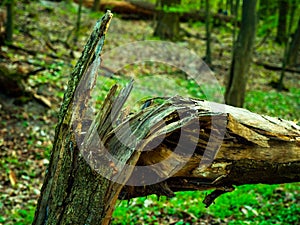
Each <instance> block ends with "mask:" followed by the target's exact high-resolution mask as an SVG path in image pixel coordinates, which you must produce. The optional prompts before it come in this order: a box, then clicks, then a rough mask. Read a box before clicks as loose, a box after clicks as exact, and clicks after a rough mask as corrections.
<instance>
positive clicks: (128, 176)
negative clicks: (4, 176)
mask: <svg viewBox="0 0 300 225" xmlns="http://www.w3.org/2000/svg"><path fill="white" fill-rule="evenodd" d="M111 18H112V14H111V13H110V12H107V13H106V14H105V16H104V17H102V19H101V20H100V21H98V22H97V24H96V26H95V28H94V31H93V33H92V34H91V36H90V38H89V40H88V42H87V44H86V46H85V48H84V51H83V54H82V57H81V58H80V59H79V60H78V63H77V65H76V67H75V68H74V70H73V72H72V76H71V78H70V81H69V83H68V88H67V90H66V93H65V96H64V101H63V104H62V107H61V110H60V113H59V123H58V125H57V128H56V134H55V140H54V144H53V149H52V153H51V159H50V163H49V168H48V170H47V173H46V178H45V181H44V184H43V187H42V190H41V196H40V199H39V203H38V207H37V210H36V214H35V219H34V222H33V224H91V225H94V224H95V225H96V224H109V223H110V221H111V215H112V212H113V210H114V207H115V204H116V201H117V199H118V198H120V199H130V198H133V197H137V196H144V195H148V194H152V193H155V194H157V195H166V196H169V197H171V196H173V195H174V192H175V191H184V190H207V189H215V191H214V192H213V193H212V194H211V195H209V196H208V197H207V198H206V199H205V200H204V203H205V204H206V205H207V206H208V205H209V204H211V203H212V202H213V200H214V199H215V198H216V197H217V196H219V195H220V194H222V193H225V192H228V191H232V190H233V189H234V188H233V185H242V184H247V183H251V184H253V183H254V184H255V183H267V184H273V183H286V182H299V181H300V174H299V171H300V140H299V138H300V128H299V126H297V125H296V124H295V123H293V122H289V121H285V120H282V119H279V118H272V117H268V116H261V115H258V114H255V113H251V112H249V111H248V110H245V109H240V108H234V107H230V106H226V105H222V104H218V103H213V102H207V101H202V100H196V99H189V98H182V97H178V96H175V97H172V98H161V99H152V101H151V102H153V103H152V104H149V102H150V101H147V102H146V103H145V105H144V107H143V109H142V110H141V111H140V112H137V113H134V114H128V113H127V110H122V109H123V106H124V104H125V102H126V100H127V98H128V96H129V95H130V92H131V90H132V87H133V84H134V82H133V81H131V82H130V83H129V84H128V85H127V86H126V87H124V88H123V89H122V90H120V91H119V92H118V87H117V86H116V85H115V86H113V87H112V88H111V91H110V92H109V93H108V95H107V98H106V99H105V101H104V103H103V104H102V106H101V108H100V109H99V111H98V113H97V115H96V116H94V117H93V116H92V115H93V114H92V113H91V111H90V110H89V107H88V106H89V100H90V96H91V91H92V90H93V88H94V87H95V83H96V79H97V75H98V73H97V68H98V67H99V65H100V62H101V58H100V53H101V50H102V47H103V43H104V38H105V34H106V32H107V29H108V26H109V23H110V20H111ZM78 90H79V91H78Z"/></svg>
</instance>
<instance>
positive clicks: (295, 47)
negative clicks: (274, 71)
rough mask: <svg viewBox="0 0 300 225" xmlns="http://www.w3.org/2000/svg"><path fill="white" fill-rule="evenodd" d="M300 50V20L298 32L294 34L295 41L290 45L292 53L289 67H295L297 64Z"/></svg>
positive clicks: (299, 21)
mask: <svg viewBox="0 0 300 225" xmlns="http://www.w3.org/2000/svg"><path fill="white" fill-rule="evenodd" d="M299 50H300V19H299V20H298V26H297V29H296V32H295V33H294V34H293V39H292V42H291V45H290V53H289V60H288V65H289V66H295V65H296V64H297V59H298V56H299Z"/></svg>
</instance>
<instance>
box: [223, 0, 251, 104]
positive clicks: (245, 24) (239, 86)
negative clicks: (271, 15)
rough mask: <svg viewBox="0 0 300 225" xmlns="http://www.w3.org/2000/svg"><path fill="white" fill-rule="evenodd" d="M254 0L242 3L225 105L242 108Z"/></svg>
mask: <svg viewBox="0 0 300 225" xmlns="http://www.w3.org/2000/svg"><path fill="white" fill-rule="evenodd" d="M255 7H256V0H249V1H246V0H244V1H243V9H242V22H241V29H240V32H239V36H238V40H237V43H236V44H235V49H234V52H233V57H232V62H231V67H230V72H229V76H228V79H227V80H228V82H227V87H226V93H225V102H226V104H229V105H233V106H237V107H242V106H243V104H244V98H245V92H246V84H247V79H248V72H249V67H250V63H251V58H252V51H253V44H254V38H255V30H256V9H255Z"/></svg>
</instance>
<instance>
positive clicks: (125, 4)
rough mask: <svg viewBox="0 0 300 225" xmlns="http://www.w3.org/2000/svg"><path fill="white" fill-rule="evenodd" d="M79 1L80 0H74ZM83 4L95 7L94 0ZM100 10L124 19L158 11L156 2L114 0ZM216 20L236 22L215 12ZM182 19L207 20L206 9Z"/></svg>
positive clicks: (147, 16)
mask: <svg viewBox="0 0 300 225" xmlns="http://www.w3.org/2000/svg"><path fill="white" fill-rule="evenodd" d="M74 2H76V3H78V2H79V1H78V0H74ZM83 5H84V6H85V7H87V8H92V7H93V0H84V1H83ZM100 10H101V11H106V10H111V11H112V12H113V13H115V14H117V15H119V16H120V17H121V18H122V19H128V20H140V19H142V20H152V19H153V18H154V16H155V14H156V13H157V12H158V10H157V9H156V6H155V4H152V3H150V2H146V1H136V0H128V1H113V0H105V1H101V2H100ZM212 17H213V18H214V20H219V21H224V22H234V17H233V16H229V15H224V14H220V13H215V14H213V16H212ZM180 21H181V22H188V21H202V22H204V21H205V11H204V10H193V11H190V12H184V13H180Z"/></svg>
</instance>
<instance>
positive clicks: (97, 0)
mask: <svg viewBox="0 0 300 225" xmlns="http://www.w3.org/2000/svg"><path fill="white" fill-rule="evenodd" d="M99 8H100V0H94V2H93V8H92V11H94V12H97V11H98V10H99Z"/></svg>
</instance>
